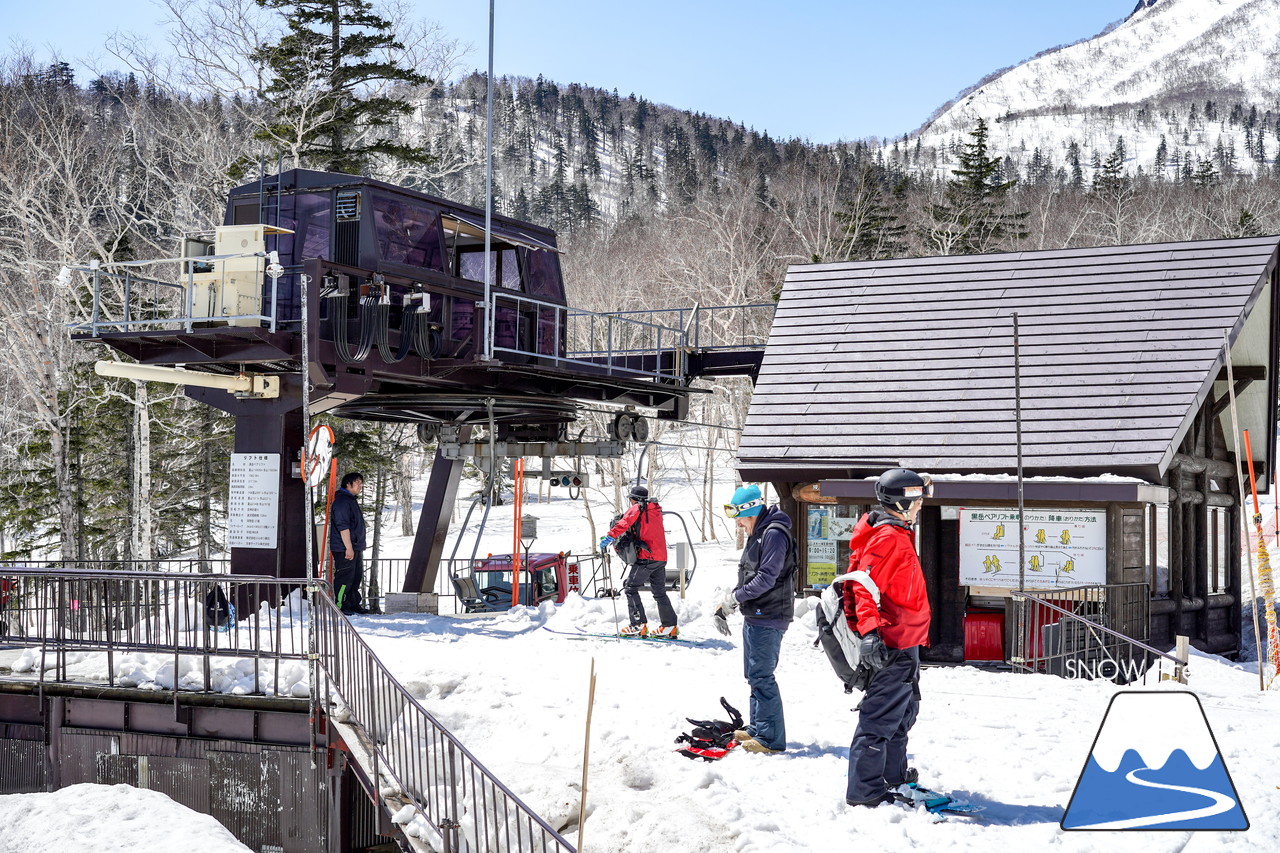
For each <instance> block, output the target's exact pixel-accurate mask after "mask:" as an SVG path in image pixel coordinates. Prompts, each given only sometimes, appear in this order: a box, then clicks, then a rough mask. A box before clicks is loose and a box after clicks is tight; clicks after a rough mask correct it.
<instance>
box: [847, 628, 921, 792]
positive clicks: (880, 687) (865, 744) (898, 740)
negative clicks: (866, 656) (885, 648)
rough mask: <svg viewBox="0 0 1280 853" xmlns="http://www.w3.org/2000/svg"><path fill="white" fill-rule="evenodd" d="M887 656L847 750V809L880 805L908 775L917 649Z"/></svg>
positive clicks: (917, 689)
mask: <svg viewBox="0 0 1280 853" xmlns="http://www.w3.org/2000/svg"><path fill="white" fill-rule="evenodd" d="M891 655H892V657H891V658H890V659H889V664H888V665H887V666H886V667H885V668H884V669H882V670H880V671H879V672H877V673H876V674H875V676H874V677H873V678H872V679H871V683H870V684H868V685H867V692H866V695H864V696H863V697H862V705H861V706H860V708H859V713H858V728H857V729H855V730H854V733H853V743H851V744H850V745H849V789H848V793H847V794H846V797H845V799H846V800H847V801H848V802H849V803H853V804H860V803H869V802H873V801H875V800H877V799H879V798H880V797H882V796H884V794H885V793H886V792H887V791H888V790H889V788H891V787H895V786H897V785H900V784H902V782H903V777H904V775H905V774H906V772H907V735H908V734H909V733H910V732H911V727H912V726H913V725H915V722H916V714H917V713H918V712H919V710H920V647H919V646H913V647H912V648H909V649H902V650H895V651H893V652H891Z"/></svg>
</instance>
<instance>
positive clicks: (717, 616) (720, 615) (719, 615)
mask: <svg viewBox="0 0 1280 853" xmlns="http://www.w3.org/2000/svg"><path fill="white" fill-rule="evenodd" d="M711 621H713V622H715V623H716V630H717V631H719V632H720V633H721V634H723V635H724V636H726V637H728V636H729V635H730V634H732V633H733V632H732V631H730V630H729V614H728V613H725V612H724V608H723V607H717V608H716V612H715V613H713V614H712V616H711Z"/></svg>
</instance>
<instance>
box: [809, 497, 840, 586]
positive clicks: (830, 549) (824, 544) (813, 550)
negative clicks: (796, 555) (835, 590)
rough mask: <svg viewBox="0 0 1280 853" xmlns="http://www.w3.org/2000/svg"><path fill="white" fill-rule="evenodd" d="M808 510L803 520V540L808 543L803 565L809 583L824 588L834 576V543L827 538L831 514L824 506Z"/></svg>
mask: <svg viewBox="0 0 1280 853" xmlns="http://www.w3.org/2000/svg"><path fill="white" fill-rule="evenodd" d="M808 510H809V511H808V514H807V516H806V518H805V522H806V525H805V526H806V529H805V534H806V535H805V540H806V542H807V543H808V547H807V548H806V551H805V564H806V565H807V567H808V570H809V583H810V584H811V585H821V586H825V585H826V584H829V583H831V579H832V578H834V577H835V576H836V543H835V540H834V539H831V538H829V536H830V533H831V521H832V517H833V513H832V512H831V509H830V508H829V507H825V506H811V507H809V508H808Z"/></svg>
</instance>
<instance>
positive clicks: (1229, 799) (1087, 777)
mask: <svg viewBox="0 0 1280 853" xmlns="http://www.w3.org/2000/svg"><path fill="white" fill-rule="evenodd" d="M1061 826H1062V828H1063V829H1066V830H1075V829H1177V830H1184V831H1185V830H1199V829H1212V830H1230V829H1235V830H1242V829H1248V828H1249V819H1248V818H1247V817H1246V816H1245V813H1244V808H1243V807H1242V806H1241V804H1240V797H1239V795H1238V794H1237V793H1236V788H1235V785H1234V784H1233V783H1232V781H1231V776H1230V774H1229V773H1228V772H1227V767H1226V764H1225V763H1223V760H1222V753H1221V752H1220V751H1219V749H1218V742H1217V741H1216V740H1215V739H1214V737H1213V732H1212V731H1211V730H1210V728H1209V720H1208V719H1207V718H1206V717H1205V715H1204V709H1203V708H1202V707H1201V706H1200V699H1199V697H1197V696H1196V695H1195V694H1194V693H1187V692H1165V691H1138V690H1135V691H1127V692H1124V693H1117V694H1116V695H1115V696H1113V697H1111V704H1110V705H1108V706H1107V713H1106V715H1105V716H1104V717H1103V719H1102V725H1101V726H1100V727H1099V728H1098V736H1097V737H1096V738H1094V741H1093V748H1092V749H1091V750H1090V751H1089V758H1088V759H1087V760H1086V761H1085V765H1084V770H1083V771H1081V773H1080V780H1079V781H1078V782H1076V790H1075V793H1073V794H1072V795H1071V802H1070V803H1069V804H1068V805H1067V810H1066V812H1065V813H1064V814H1063V816H1062V824H1061Z"/></svg>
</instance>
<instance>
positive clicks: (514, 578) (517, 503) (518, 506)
mask: <svg viewBox="0 0 1280 853" xmlns="http://www.w3.org/2000/svg"><path fill="white" fill-rule="evenodd" d="M513 479H514V480H515V486H516V489H515V497H514V498H513V500H512V501H511V504H512V506H514V507H515V510H516V523H515V525H514V527H515V541H514V542H513V544H512V545H511V606H512V607H515V606H516V605H518V604H519V603H520V519H521V518H522V517H524V459H517V460H516V464H515V475H514V477H513Z"/></svg>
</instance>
